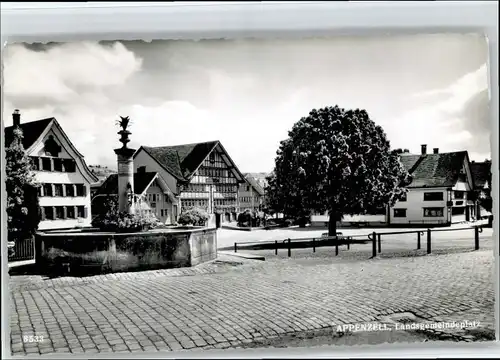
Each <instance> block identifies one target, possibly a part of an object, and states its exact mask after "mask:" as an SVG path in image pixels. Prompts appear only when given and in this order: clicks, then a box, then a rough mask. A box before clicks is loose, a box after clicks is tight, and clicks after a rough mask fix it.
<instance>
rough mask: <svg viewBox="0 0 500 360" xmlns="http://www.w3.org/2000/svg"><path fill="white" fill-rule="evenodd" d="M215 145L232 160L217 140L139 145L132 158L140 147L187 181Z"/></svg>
mask: <svg viewBox="0 0 500 360" xmlns="http://www.w3.org/2000/svg"><path fill="white" fill-rule="evenodd" d="M217 146H220V148H221V149H222V150H223V151H224V153H225V154H226V156H227V157H228V159H229V161H230V162H232V160H231V159H230V157H229V155H227V152H226V151H225V149H224V148H223V146H222V144H221V143H220V142H219V141H208V142H203V143H193V144H183V145H174V146H160V147H149V146H141V147H140V148H139V150H137V151H136V153H135V154H134V158H135V156H136V155H137V154H138V153H139V151H140V150H141V149H142V150H144V151H145V152H146V153H147V154H149V155H150V156H151V157H152V158H153V159H154V160H156V162H157V163H158V164H160V165H161V166H162V167H163V168H164V169H165V170H166V171H168V172H169V173H170V174H172V176H174V177H175V178H176V179H177V180H180V181H189V180H190V178H191V177H192V176H193V175H194V174H195V172H196V170H197V169H198V168H199V167H200V166H201V164H202V163H203V161H204V160H205V159H206V158H207V157H208V155H209V154H210V153H211V152H212V151H213V150H214V149H215V148H216V147H217ZM235 169H236V171H237V172H238V173H239V174H240V176H241V178H242V179H243V178H244V176H243V174H241V173H240V172H239V170H238V168H236V167H235Z"/></svg>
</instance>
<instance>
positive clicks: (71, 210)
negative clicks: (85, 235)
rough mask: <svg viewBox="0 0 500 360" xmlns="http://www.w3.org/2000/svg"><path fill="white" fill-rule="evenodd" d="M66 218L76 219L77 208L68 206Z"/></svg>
mask: <svg viewBox="0 0 500 360" xmlns="http://www.w3.org/2000/svg"><path fill="white" fill-rule="evenodd" d="M66 217H67V218H68V219H74V218H75V207H74V206H68V207H66Z"/></svg>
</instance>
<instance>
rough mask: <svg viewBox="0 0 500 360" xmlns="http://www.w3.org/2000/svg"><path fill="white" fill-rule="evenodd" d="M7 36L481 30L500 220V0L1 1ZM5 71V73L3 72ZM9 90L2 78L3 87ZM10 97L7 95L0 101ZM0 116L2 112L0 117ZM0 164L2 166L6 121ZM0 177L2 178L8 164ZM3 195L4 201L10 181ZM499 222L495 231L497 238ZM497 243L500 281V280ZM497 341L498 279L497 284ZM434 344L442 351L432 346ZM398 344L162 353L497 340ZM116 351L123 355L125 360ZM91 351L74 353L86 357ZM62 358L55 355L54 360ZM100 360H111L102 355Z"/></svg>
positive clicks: (321, 352) (392, 351) (418, 351)
mask: <svg viewBox="0 0 500 360" xmlns="http://www.w3.org/2000/svg"><path fill="white" fill-rule="evenodd" d="M1 8H2V13H1V39H2V44H6V42H9V43H11V42H21V41H22V42H49V41H74V40H84V39H85V40H117V39H119V40H134V39H143V40H151V39H159V38H162V39H165V38H170V39H202V38H203V39H207V38H243V37H245V38H248V37H290V36H293V37H305V36H327V35H344V34H349V35H352V34H365V35H371V34H381V33H396V32H397V33H402V32H403V33H424V32H425V33H436V32H464V33H465V32H481V33H484V34H486V36H487V38H488V41H489V47H490V67H489V71H490V84H491V87H490V93H491V99H492V102H491V117H492V118H491V130H492V135H491V140H492V165H493V167H492V169H493V181H492V182H493V198H494V209H493V213H494V219H495V220H497V219H499V211H498V203H499V201H498V199H499V197H498V195H499V187H498V184H499V177H498V168H499V162H498V161H499V159H498V154H499V149H498V131H499V126H498V120H497V119H498V118H499V117H498V2H496V1H434V2H429V1H412V2H406V1H402V2H392V1H385V2H382V1H380V2H375V1H373V2H364V1H363V2H356V1H351V2H326V1H318V2H313V1H310V2H293V3H292V2H260V3H259V2H247V3H237V2H227V3H217V2H205V3H200V2H189V3H188V2H184V3H182V2H178V3H161V2H156V3H151V2H143V3H137V2H132V3H121V2H101V3H97V2H87V3H64V2H62V3H15V2H14V3H2V4H1ZM2 69H3V67H2ZM2 84H3V82H2ZM2 101H3V97H2ZM2 118H3V114H2ZM1 130H2V136H1V138H2V141H1V143H2V145H1V153H0V154H1V158H0V161H1V163H2V164H3V159H4V158H5V153H4V149H3V121H2V126H1ZM1 168H2V170H1V171H2V173H1V175H2V176H1V178H2V179H4V178H5V176H4V175H5V173H4V166H1ZM0 195H1V198H2V199H5V196H4V195H5V194H4V184H3V181H2V184H1V193H0ZM1 211H2V213H1V215H2V216H0V219H2V224H1V228H2V239H5V235H6V223H7V221H6V220H5V219H6V217H5V216H3V215H4V214H5V212H4V211H5V203H4V202H3V201H2V203H1ZM498 230H499V226H498V221H495V223H494V234H495V235H496V236H497V237H498V235H497V234H498ZM1 250H2V265H3V266H2V276H3V277H2V287H3V290H4V291H2V293H3V294H8V293H9V290H8V266H7V261H6V260H4V259H6V258H7V256H6V254H7V245H6V242H5V241H2V248H1ZM499 250H500V249H499V247H498V241H496V242H495V256H496V257H497V261H496V267H495V276H494V278H496V279H499V278H500V272H499V266H498V253H499ZM496 293H497V301H496V323H497V330H496V333H497V339H498V314H499V310H498V309H499V306H498V305H499V302H498V283H497V284H496ZM6 299H7V298H6V295H4V296H2V321H3V324H2V330H3V329H6V331H2V332H3V333H2V337H3V340H4V341H2V343H3V349H2V353H3V355H4V356H6V357H10V347H9V346H8V344H10V336H9V331H8V330H7V329H9V328H10V324H9V316H8V315H9V310H10V309H9V308H8V305H9V303H8V301H4V300H6ZM433 345H436V346H433ZM467 345H469V344H460V345H457V346H453V347H451V346H450V347H444V346H443V344H442V343H441V344H439V345H437V344H429V346H425V347H423V346H422V345H421V344H420V345H407V346H405V345H404V344H403V345H401V344H400V345H393V346H388V345H387V346H385V345H383V346H377V347H370V348H366V347H357V346H356V347H347V346H346V347H342V348H335V349H334V350H333V349H332V348H324V349H318V350H312V349H311V348H308V349H290V348H289V349H279V350H278V349H262V350H255V351H236V350H234V351H224V352H216V351H209V352H203V353H199V352H190V353H161V355H162V357H165V356H172V357H173V356H174V355H175V357H177V358H184V357H188V356H189V357H195V356H199V357H217V358H220V357H235V356H244V357H262V356H265V357H319V356H328V357H345V356H349V357H355V356H363V357H366V356H375V355H378V356H379V357H389V356H391V357H394V356H396V357H403V356H404V357H434V358H435V357H440V356H448V357H450V356H459V357H476V356H477V355H478V354H481V355H482V356H483V357H494V356H495V355H497V356H498V354H499V351H498V350H499V346H498V344H495V343H490V344H482V345H481V344H470V346H467ZM159 354H160V353H134V354H124V353H120V354H114V355H113V354H110V356H109V357H120V358H123V357H127V358H128V357H134V358H137V357H148V358H152V357H158V355H159ZM118 355H119V356H118ZM89 356H90V354H82V356H72V357H75V358H76V357H78V358H80V357H81V358H89ZM55 357H56V356H54V355H51V358H55ZM96 357H99V358H103V357H108V356H107V355H106V354H96Z"/></svg>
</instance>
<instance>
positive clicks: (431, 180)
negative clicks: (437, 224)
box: [400, 151, 468, 188]
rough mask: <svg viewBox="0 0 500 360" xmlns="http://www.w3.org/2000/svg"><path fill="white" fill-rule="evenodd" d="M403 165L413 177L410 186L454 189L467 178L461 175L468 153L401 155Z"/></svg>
mask: <svg viewBox="0 0 500 360" xmlns="http://www.w3.org/2000/svg"><path fill="white" fill-rule="evenodd" d="M400 159H401V163H402V164H403V166H404V167H405V168H406V169H407V171H408V172H409V173H410V174H411V175H412V182H411V184H410V185H409V186H408V187H410V188H415V187H453V186H455V184H456V183H457V181H458V180H459V179H460V178H461V177H463V176H466V175H465V174H462V173H461V170H462V168H463V166H464V161H465V160H466V159H468V155H467V151H457V152H449V153H439V154H425V155H401V156H400Z"/></svg>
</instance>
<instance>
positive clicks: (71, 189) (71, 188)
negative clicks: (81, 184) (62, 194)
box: [64, 184, 75, 197]
mask: <svg viewBox="0 0 500 360" xmlns="http://www.w3.org/2000/svg"><path fill="white" fill-rule="evenodd" d="M64 187H65V188H66V196H70V197H73V196H75V187H74V186H73V184H65V185H64Z"/></svg>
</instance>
